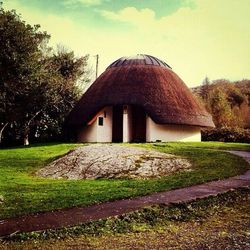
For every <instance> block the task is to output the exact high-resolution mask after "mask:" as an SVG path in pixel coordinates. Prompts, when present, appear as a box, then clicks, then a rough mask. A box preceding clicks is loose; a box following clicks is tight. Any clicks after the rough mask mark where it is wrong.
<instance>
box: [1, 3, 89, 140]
mask: <svg viewBox="0 0 250 250" xmlns="http://www.w3.org/2000/svg"><path fill="white" fill-rule="evenodd" d="M49 38H50V36H49V35H48V34H47V33H46V32H42V31H40V26H39V25H35V26H31V25H29V24H26V23H25V22H24V21H23V20H21V18H20V16H19V15H18V14H17V13H16V12H15V11H14V10H13V11H5V10H4V9H3V8H0V47H1V50H0V124H1V128H0V140H1V138H2V134H3V132H4V129H6V128H7V127H8V126H9V130H10V128H12V130H13V131H14V129H15V131H17V134H18V135H19V136H22V137H23V139H24V144H25V145H27V144H29V139H28V138H29V134H30V130H31V128H32V127H34V126H35V131H36V135H37V136H38V135H39V134H40V135H41V134H42V133H46V131H49V130H51V129H52V130H53V129H54V130H56V131H57V132H58V131H59V130H60V127H61V125H62V122H63V119H64V117H65V115H66V114H67V113H68V112H69V110H70V109H71V108H72V106H73V105H74V103H75V102H76V100H77V99H78V96H79V93H80V90H79V87H78V86H79V84H80V83H81V82H86V81H87V75H86V73H87V70H86V66H87V59H88V57H87V56H84V57H80V58H76V57H75V55H74V53H73V52H72V51H66V50H65V49H62V48H60V49H57V50H56V51H53V50H51V49H50V48H48V46H47V43H48V41H49Z"/></svg>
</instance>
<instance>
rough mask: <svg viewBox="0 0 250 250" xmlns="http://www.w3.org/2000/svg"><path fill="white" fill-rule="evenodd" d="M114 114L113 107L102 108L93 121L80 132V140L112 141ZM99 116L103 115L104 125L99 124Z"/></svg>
mask: <svg viewBox="0 0 250 250" xmlns="http://www.w3.org/2000/svg"><path fill="white" fill-rule="evenodd" d="M104 112H106V117H104V116H105V115H104ZM112 115H113V112H112V107H105V108H104V109H102V110H101V111H100V112H99V113H98V116H97V117H96V119H95V120H94V121H93V123H91V125H87V126H85V127H84V128H83V129H82V130H81V131H80V132H79V134H78V142H112ZM99 117H103V126H99V125H98V119H99Z"/></svg>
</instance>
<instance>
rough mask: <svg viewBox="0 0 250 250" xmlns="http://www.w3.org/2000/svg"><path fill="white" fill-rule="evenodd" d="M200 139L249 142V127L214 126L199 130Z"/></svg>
mask: <svg viewBox="0 0 250 250" xmlns="http://www.w3.org/2000/svg"><path fill="white" fill-rule="evenodd" d="M201 139H202V141H222V142H243V143H249V142H250V129H242V128H214V129H206V130H202V132H201Z"/></svg>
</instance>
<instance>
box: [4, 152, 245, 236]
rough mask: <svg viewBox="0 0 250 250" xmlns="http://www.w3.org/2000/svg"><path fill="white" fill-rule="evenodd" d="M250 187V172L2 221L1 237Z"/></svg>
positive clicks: (243, 154)
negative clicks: (132, 196) (174, 188)
mask: <svg viewBox="0 0 250 250" xmlns="http://www.w3.org/2000/svg"><path fill="white" fill-rule="evenodd" d="M232 153H235V154H237V155H240V156H242V157H244V158H245V159H246V160H247V161H248V162H249V163H250V152H240V151H234V152H232ZM249 186H250V170H249V171H247V172H246V173H245V174H244V175H241V176H236V177H232V178H228V179H225V180H219V181H212V182H208V183H204V184H201V185H196V186H192V187H186V188H181V189H176V190H171V191H165V192H160V193H155V194H151V195H147V196H143V197H138V198H132V199H124V200H118V201H113V202H105V203H101V204H97V205H92V206H89V207H74V208H69V209H62V210H58V211H51V212H44V213H38V214H34V215H27V216H22V217H18V218H11V219H5V220H0V236H5V235H10V234H13V233H15V232H31V231H40V230H45V229H55V228H59V227H65V226H73V225H77V224H80V223H84V222H88V221H91V220H98V219H101V218H107V217H110V216H115V215H121V214H124V213H127V212H131V211H134V210H137V209H140V208H142V207H145V206H149V205H153V204H170V203H181V202H187V201H192V200H195V199H198V198H205V197H208V196H210V195H216V194H219V193H223V192H227V191H229V190H231V189H234V188H238V187H249Z"/></svg>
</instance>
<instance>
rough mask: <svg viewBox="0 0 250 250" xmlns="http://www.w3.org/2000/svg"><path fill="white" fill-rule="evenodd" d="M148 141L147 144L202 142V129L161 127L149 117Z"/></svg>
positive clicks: (147, 119) (181, 126) (147, 121)
mask: <svg viewBox="0 0 250 250" xmlns="http://www.w3.org/2000/svg"><path fill="white" fill-rule="evenodd" d="M146 140H147V142H154V141H157V140H160V141H162V142H169V141H201V129H200V128H199V127H196V126H185V125H160V124H156V123H155V122H154V121H153V120H152V119H151V118H150V117H149V116H147V118H146Z"/></svg>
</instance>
